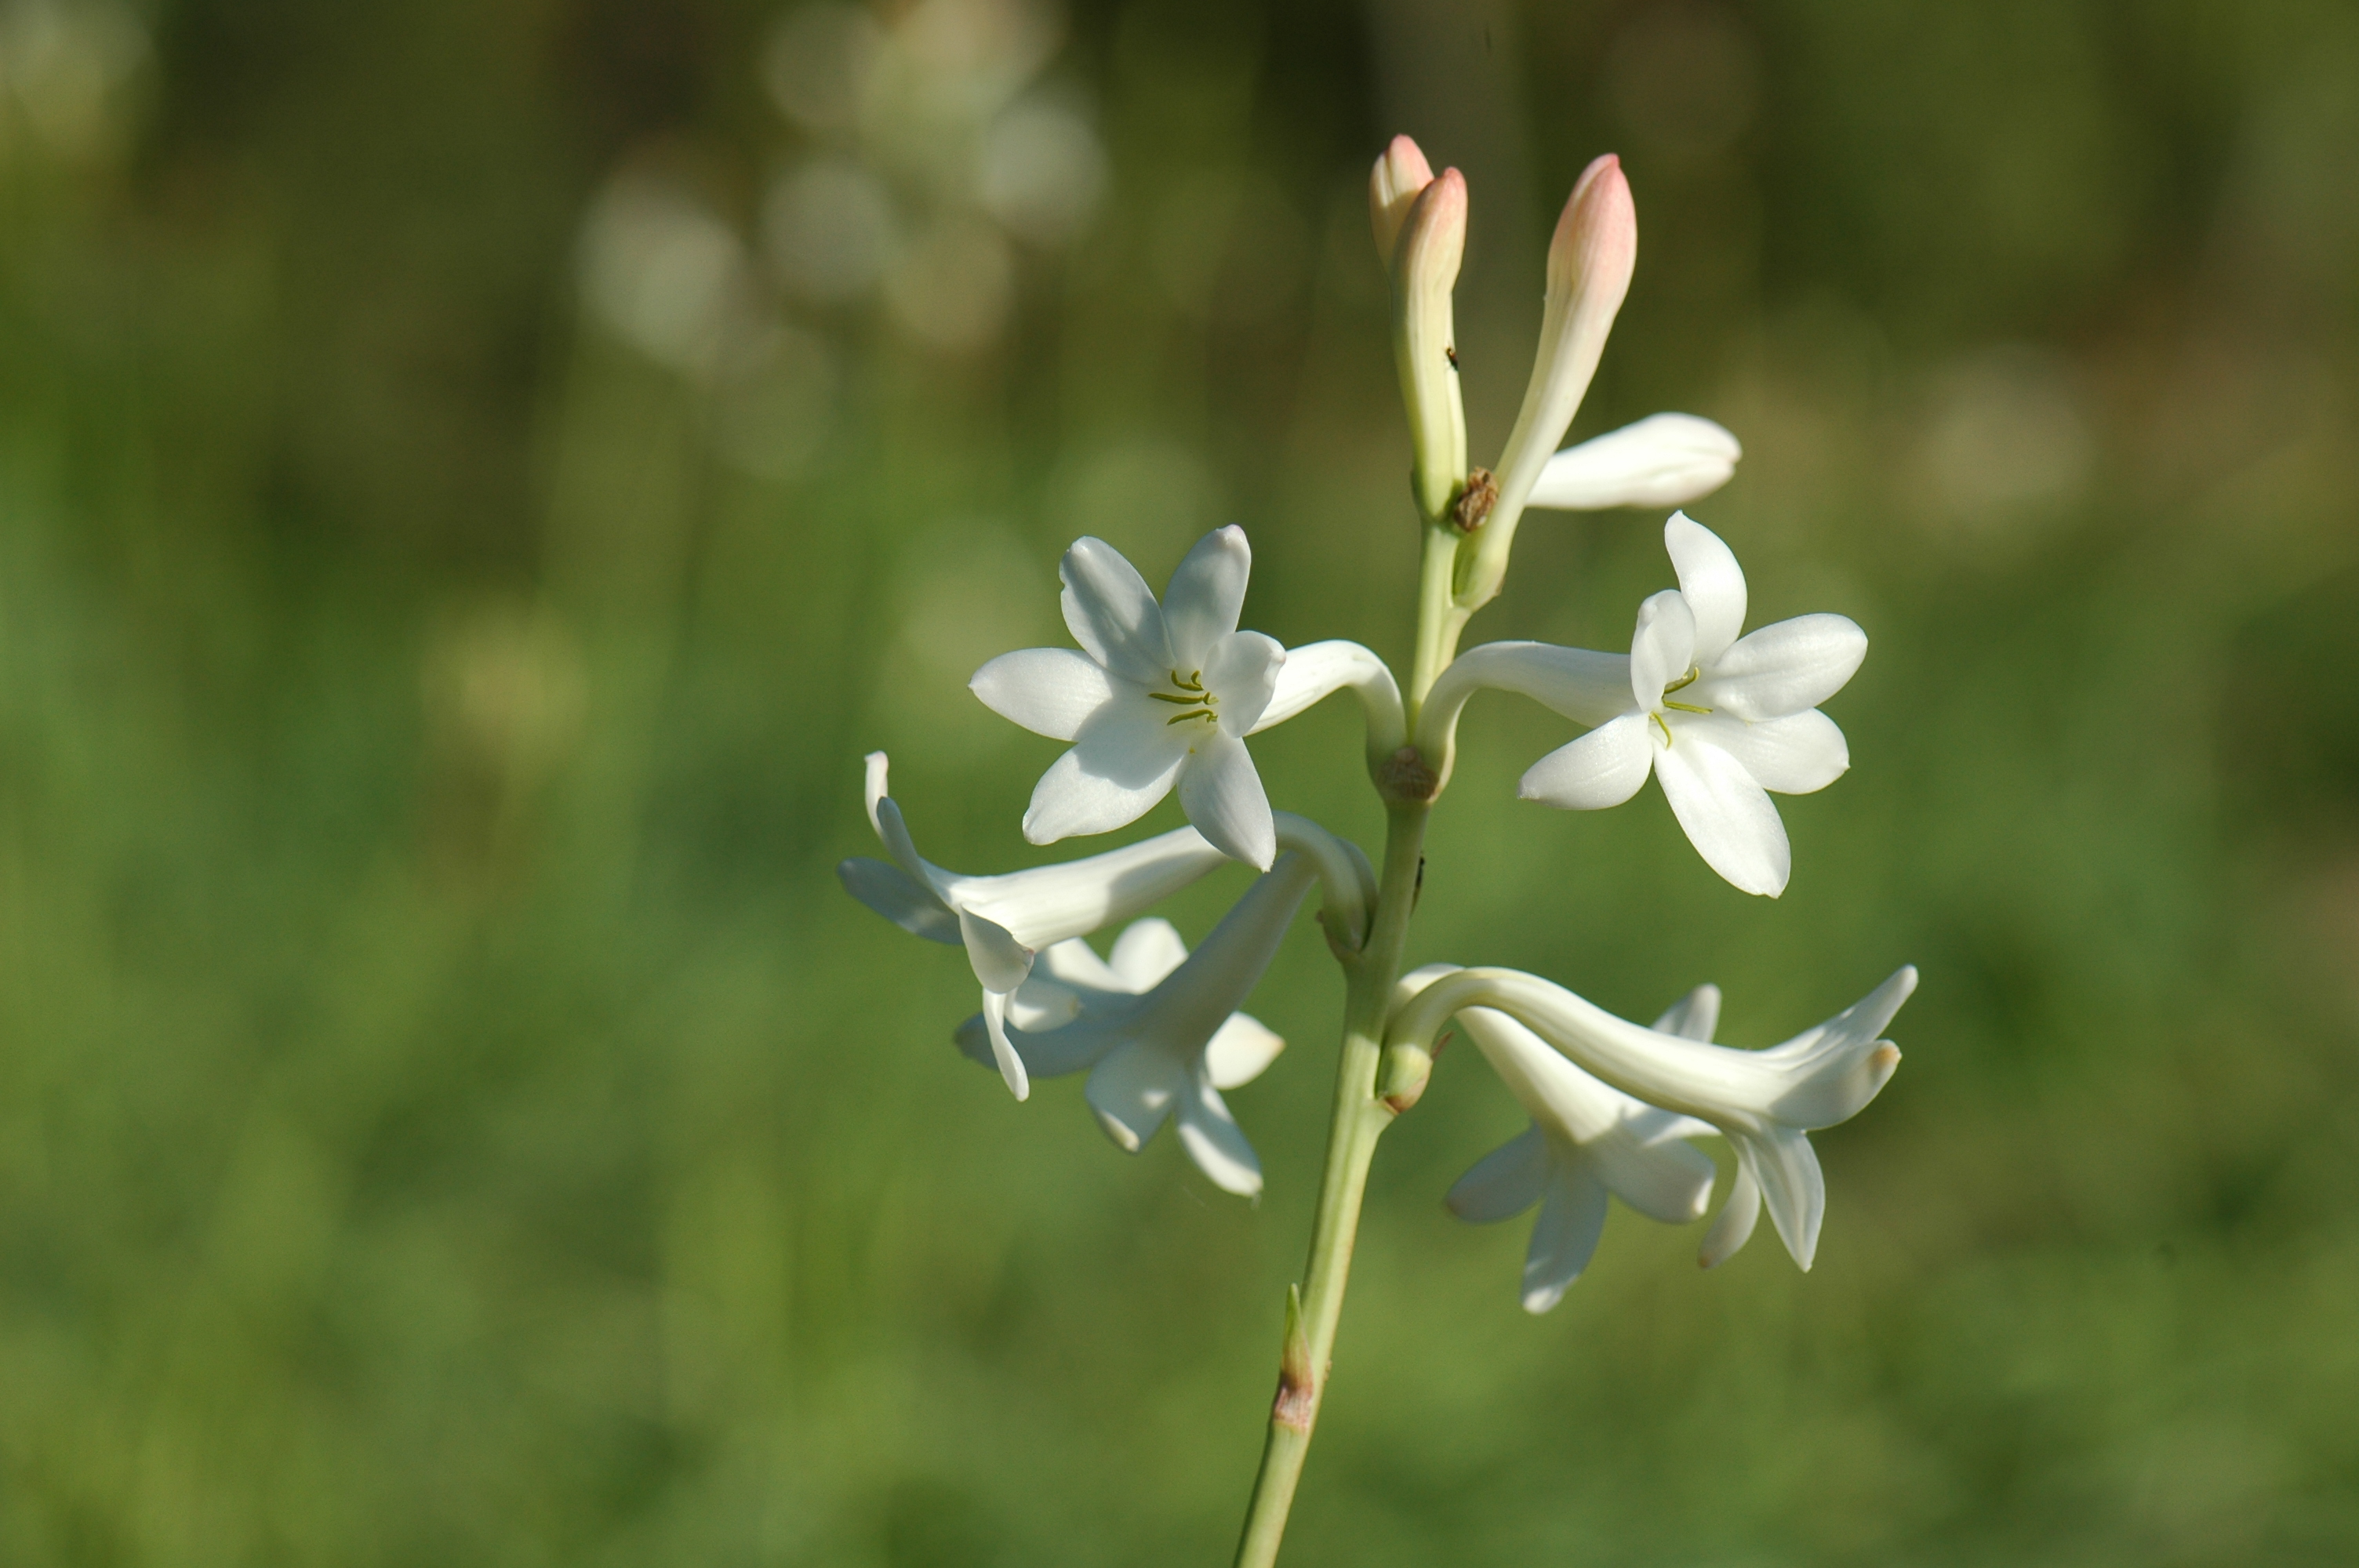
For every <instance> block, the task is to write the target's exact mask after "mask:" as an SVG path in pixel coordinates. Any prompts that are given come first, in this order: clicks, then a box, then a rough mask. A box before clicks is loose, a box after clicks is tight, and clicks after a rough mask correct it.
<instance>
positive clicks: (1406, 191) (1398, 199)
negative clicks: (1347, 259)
mask: <svg viewBox="0 0 2359 1568" xmlns="http://www.w3.org/2000/svg"><path fill="white" fill-rule="evenodd" d="M1432 183H1433V166H1432V165H1431V164H1430V163H1427V162H1426V161H1425V154H1424V153H1422V152H1420V151H1419V150H1418V145H1417V144H1416V143H1415V142H1413V141H1410V140H1409V139H1408V137H1407V136H1395V137H1394V138H1393V142H1392V146H1388V147H1386V149H1385V151H1384V156H1383V157H1379V158H1378V159H1376V167H1375V168H1372V169H1370V170H1369V171H1368V221H1369V222H1370V223H1372V224H1373V225H1374V226H1375V232H1376V254H1377V256H1378V257H1379V258H1380V259H1381V260H1382V261H1383V262H1384V264H1385V265H1386V266H1390V265H1392V264H1393V245H1394V243H1395V242H1397V240H1398V239H1399V238H1400V231H1401V224H1402V223H1403V222H1406V221H1407V220H1408V209H1409V203H1411V202H1412V201H1415V200H1417V194H1418V192H1419V191H1420V190H1423V189H1425V188H1426V187H1427V186H1429V185H1430V184H1432Z"/></svg>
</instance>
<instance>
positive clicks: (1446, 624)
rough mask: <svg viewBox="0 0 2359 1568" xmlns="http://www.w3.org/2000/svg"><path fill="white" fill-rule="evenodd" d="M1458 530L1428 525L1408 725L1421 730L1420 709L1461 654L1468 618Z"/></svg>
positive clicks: (1409, 689)
mask: <svg viewBox="0 0 2359 1568" xmlns="http://www.w3.org/2000/svg"><path fill="white" fill-rule="evenodd" d="M1458 540H1459V534H1458V530H1456V529H1455V528H1452V527H1451V526H1450V524H1447V523H1429V524H1426V528H1425V562H1424V566H1423V568H1422V570H1421V571H1420V572H1419V579H1418V585H1417V662H1416V664H1414V665H1411V666H1410V668H1409V678H1408V693H1407V696H1408V727H1409V732H1410V733H1411V734H1415V733H1416V731H1417V712H1418V709H1419V708H1420V707H1422V706H1423V705H1424V703H1425V694H1426V693H1427V692H1429V691H1430V690H1432V689H1433V683H1434V682H1435V681H1436V680H1438V679H1440V676H1441V672H1442V671H1443V670H1445V669H1448V668H1449V667H1450V661H1451V659H1453V658H1455V657H1456V656H1457V654H1458V633H1460V632H1461V631H1462V630H1463V629H1464V627H1465V625H1466V617H1465V616H1464V615H1463V614H1462V613H1461V612H1460V611H1459V609H1458V604H1457V598H1456V592H1455V585H1454V579H1455V576H1456V573H1457V570H1458Z"/></svg>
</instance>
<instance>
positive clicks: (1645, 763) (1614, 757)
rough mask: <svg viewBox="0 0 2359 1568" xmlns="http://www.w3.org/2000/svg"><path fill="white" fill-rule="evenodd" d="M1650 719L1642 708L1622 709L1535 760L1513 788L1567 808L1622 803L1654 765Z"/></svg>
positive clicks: (1586, 808) (1589, 808)
mask: <svg viewBox="0 0 2359 1568" xmlns="http://www.w3.org/2000/svg"><path fill="white" fill-rule="evenodd" d="M1653 722H1654V720H1653V719H1650V718H1648V717H1647V715H1645V714H1643V713H1625V714H1624V715H1623V716H1622V717H1621V718H1619V719H1614V720H1613V721H1612V722H1610V723H1606V724H1601V725H1599V726H1598V727H1597V728H1596V729H1594V730H1591V731H1590V732H1589V733H1588V734H1586V735H1583V736H1582V738H1581V739H1580V740H1578V741H1573V742H1572V743H1571V744H1570V745H1565V746H1559V747H1558V748H1557V749H1556V750H1555V751H1553V752H1549V754H1548V755H1547V756H1545V757H1542V758H1541V759H1540V760H1539V761H1538V762H1534V763H1533V764H1532V765H1531V767H1530V768H1529V769H1528V770H1527V771H1526V773H1524V777H1523V782H1522V783H1520V784H1517V786H1516V793H1517V795H1521V796H1522V797H1523V798H1524V799H1526V800H1537V801H1538V802H1540V803H1541V804H1542V805H1544V806H1560V807H1561V808H1563V809H1564V810H1567V811H1596V810H1599V809H1601V808H1603V807H1604V806H1619V805H1621V804H1622V803H1623V802H1624V801H1625V800H1627V799H1629V798H1630V797H1631V796H1632V795H1636V794H1637V793H1638V786H1639V785H1640V784H1645V783H1646V782H1647V772H1648V770H1649V769H1651V768H1652V767H1653V766H1654V765H1655V748H1654V745H1653V742H1651V741H1649V740H1648V739H1647V725H1649V724H1651V723H1653Z"/></svg>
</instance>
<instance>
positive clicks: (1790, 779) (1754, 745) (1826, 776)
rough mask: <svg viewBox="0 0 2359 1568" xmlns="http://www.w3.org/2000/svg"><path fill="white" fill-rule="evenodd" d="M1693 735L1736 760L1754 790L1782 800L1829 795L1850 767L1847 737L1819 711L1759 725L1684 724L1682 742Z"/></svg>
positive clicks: (1701, 720) (1711, 719) (1709, 720)
mask: <svg viewBox="0 0 2359 1568" xmlns="http://www.w3.org/2000/svg"><path fill="white" fill-rule="evenodd" d="M1690 731H1693V732H1694V733H1695V735H1696V736H1697V737H1698V738H1699V739H1701V740H1705V741H1710V742H1711V743H1712V745H1715V746H1717V747H1719V748H1720V749H1721V750H1722V751H1723V752H1727V753H1728V754H1729V755H1730V756H1732V757H1734V758H1735V759H1736V761H1737V762H1738V763H1739V764H1740V765H1742V766H1743V767H1744V769H1745V772H1746V773H1751V774H1752V775H1753V782H1754V783H1755V784H1759V785H1760V786H1761V787H1762V788H1763V789H1767V790H1775V791H1777V793H1778V794H1779V795H1809V794H1810V792H1811V791H1813V790H1821V789H1824V788H1826V787H1827V785H1829V784H1832V783H1834V782H1835V780H1837V779H1839V778H1841V777H1843V772H1844V770H1845V769H1847V768H1849V767H1850V766H1851V748H1850V747H1849V746H1847V745H1845V744H1844V743H1843V731H1842V730H1840V729H1837V728H1836V726H1835V721H1834V720H1833V719H1830V718H1828V717H1827V716H1826V715H1825V714H1823V713H1821V712H1820V711H1819V710H1818V709H1817V708H1811V709H1810V711H1808V712H1806V713H1790V714H1788V715H1787V716H1786V717H1785V718H1783V719H1762V720H1761V721H1760V722H1759V723H1757V724H1747V723H1745V721H1744V720H1743V719H1728V718H1723V717H1722V716H1721V715H1719V714H1712V715H1709V716H1697V717H1694V718H1690V719H1685V720H1684V721H1683V722H1681V723H1680V726H1679V732H1680V740H1681V741H1685V740H1686V739H1687V737H1688V734H1689V732H1690Z"/></svg>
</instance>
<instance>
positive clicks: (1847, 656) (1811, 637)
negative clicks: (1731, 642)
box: [1680, 614, 1867, 719]
mask: <svg viewBox="0 0 2359 1568" xmlns="http://www.w3.org/2000/svg"><path fill="white" fill-rule="evenodd" d="M1866 657H1867V633H1864V632H1863V631H1861V630H1860V629H1859V626H1858V623H1857V622H1854V621H1853V620H1852V619H1851V617H1849V616H1847V615H1827V614H1820V615H1797V616H1795V617H1794V618H1793V619H1792V620H1791V621H1780V622H1777V623H1776V624H1774V625H1769V626H1764V627H1762V628H1761V630H1759V631H1758V632H1756V633H1753V634H1752V635H1751V636H1748V637H1745V638H1744V639H1742V640H1741V641H1739V642H1738V643H1736V645H1735V646H1734V647H1732V648H1730V649H1729V650H1728V651H1727V652H1726V653H1724V654H1721V655H1720V656H1719V658H1717V659H1715V660H1712V661H1711V668H1710V670H1709V671H1708V672H1707V673H1706V674H1705V676H1704V677H1703V678H1702V679H1701V680H1699V681H1698V682H1696V684H1695V685H1694V686H1693V687H1690V690H1692V691H1694V692H1695V693H1696V694H1697V695H1696V696H1695V697H1691V698H1690V700H1691V701H1693V702H1694V703H1695V704H1696V705H1697V706H1698V707H1700V708H1712V710H1714V711H1715V712H1719V713H1725V714H1728V715H1730V716H1731V717H1733V718H1737V719H1783V718H1785V717H1786V716H1787V715H1788V714H1792V713H1802V712H1806V711H1808V710H1809V709H1810V708H1816V707H1817V706H1818V705H1819V704H1821V703H1822V702H1824V701H1825V700H1826V699H1827V698H1829V697H1832V696H1833V695H1834V694H1835V693H1837V692H1839V691H1841V690H1842V689H1843V686H1844V683H1846V682H1848V681H1849V680H1850V679H1851V677H1852V676H1854V674H1856V673H1857V672H1858V670H1859V665H1860V661H1861V660H1862V659H1864V658H1866ZM1680 695H1681V696H1683V697H1684V696H1686V693H1684V692H1683V693H1681V694H1680Z"/></svg>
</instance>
